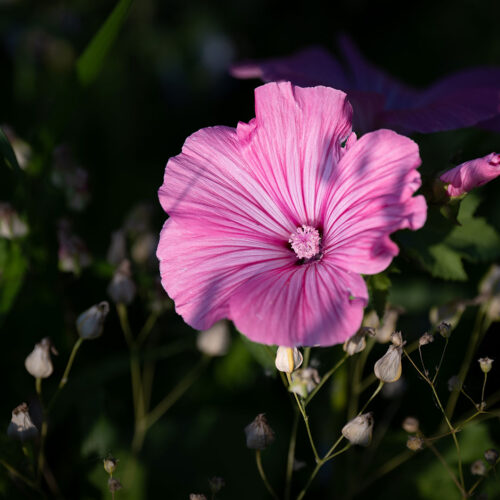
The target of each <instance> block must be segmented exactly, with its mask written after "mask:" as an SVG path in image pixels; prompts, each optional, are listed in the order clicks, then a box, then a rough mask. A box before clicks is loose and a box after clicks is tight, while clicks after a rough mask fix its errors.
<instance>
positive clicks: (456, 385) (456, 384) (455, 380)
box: [448, 375, 462, 392]
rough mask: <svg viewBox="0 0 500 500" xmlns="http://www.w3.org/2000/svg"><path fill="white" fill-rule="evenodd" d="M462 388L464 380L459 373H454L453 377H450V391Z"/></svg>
mask: <svg viewBox="0 0 500 500" xmlns="http://www.w3.org/2000/svg"><path fill="white" fill-rule="evenodd" d="M461 388H462V381H461V380H460V378H459V377H458V375H453V377H450V378H449V380H448V390H449V391H450V392H452V391H458V390H460V389H461Z"/></svg>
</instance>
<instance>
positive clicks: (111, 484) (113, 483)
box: [108, 476, 123, 493]
mask: <svg viewBox="0 0 500 500" xmlns="http://www.w3.org/2000/svg"><path fill="white" fill-rule="evenodd" d="M122 488H123V486H122V483H120V481H118V479H116V478H114V477H111V476H109V479H108V489H109V491H111V493H114V492H115V491H118V490H121V489H122Z"/></svg>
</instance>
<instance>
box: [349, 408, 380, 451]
mask: <svg viewBox="0 0 500 500" xmlns="http://www.w3.org/2000/svg"><path fill="white" fill-rule="evenodd" d="M372 431H373V414H372V413H364V414H363V415H358V416H357V417H354V418H353V419H352V420H350V421H349V422H347V424H345V425H344V427H343V428H342V435H343V436H344V437H345V438H346V439H347V440H348V441H349V442H350V443H351V444H357V445H359V446H368V445H369V444H370V442H371V440H372Z"/></svg>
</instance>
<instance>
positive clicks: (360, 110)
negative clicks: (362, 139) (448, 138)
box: [231, 36, 500, 133]
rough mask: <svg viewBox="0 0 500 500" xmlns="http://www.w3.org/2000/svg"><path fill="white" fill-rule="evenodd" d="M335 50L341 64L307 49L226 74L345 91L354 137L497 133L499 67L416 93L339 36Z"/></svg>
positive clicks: (239, 66) (461, 75)
mask: <svg viewBox="0 0 500 500" xmlns="http://www.w3.org/2000/svg"><path fill="white" fill-rule="evenodd" d="M339 46H340V52H341V54H342V57H343V60H345V62H346V64H342V63H341V62H340V61H339V60H337V59H336V58H334V57H333V56H332V55H331V54H330V53H329V52H327V51H326V50H324V49H322V48H321V47H310V48H307V49H304V50H302V51H300V52H298V53H296V54H293V55H291V56H288V57H281V58H275V59H268V60H264V61H249V62H243V63H239V64H236V65H234V66H233V67H232V68H231V73H232V74H233V76H235V77H236V78H260V79H261V80H263V81H265V82H270V81H283V80H285V81H291V82H292V83H294V84H296V85H303V86H310V85H328V86H330V87H334V88H336V89H342V90H345V91H346V92H347V94H348V97H349V101H350V102H352V105H353V107H354V122H355V123H354V130H356V131H357V132H367V131H370V130H376V129H377V128H379V127H389V128H391V129H394V130H398V131H403V132H405V133H409V132H422V133H429V132H438V131H441V130H453V129H457V128H463V127H470V126H472V125H480V126H482V127H485V128H488V129H491V130H495V131H500V68H499V67H479V68H471V69H467V70H463V71H461V72H458V73H454V74H452V75H450V76H447V77H445V78H442V79H440V80H438V81H436V82H434V83H433V84H432V85H430V86H428V87H427V88H425V89H422V90H420V89H415V88H412V87H409V86H407V85H405V84H403V83H401V82H399V81H398V80H397V79H396V78H394V77H392V76H391V75H389V74H387V73H385V72H384V71H382V70H381V69H379V68H377V67H376V66H375V65H373V64H371V63H370V62H369V61H367V60H366V59H365V58H364V57H363V55H362V54H361V52H360V51H359V50H358V49H357V47H356V46H355V45H354V44H353V43H352V41H351V40H350V39H349V38H348V37H346V36H343V37H340V38H339Z"/></svg>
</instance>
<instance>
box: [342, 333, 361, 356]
mask: <svg viewBox="0 0 500 500" xmlns="http://www.w3.org/2000/svg"><path fill="white" fill-rule="evenodd" d="M365 328H366V327H363V328H361V330H358V331H357V332H356V333H355V334H354V335H353V336H352V337H350V338H349V339H347V340H346V341H345V342H344V346H343V349H344V351H345V352H346V353H347V354H348V355H349V356H354V354H357V353H358V352H361V351H363V350H364V348H365V347H366V340H365V336H366V330H365Z"/></svg>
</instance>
